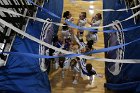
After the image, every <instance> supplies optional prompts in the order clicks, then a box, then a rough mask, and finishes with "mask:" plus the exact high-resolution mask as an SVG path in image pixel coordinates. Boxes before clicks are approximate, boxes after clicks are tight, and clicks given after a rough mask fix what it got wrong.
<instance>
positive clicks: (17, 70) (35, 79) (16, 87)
mask: <svg viewBox="0 0 140 93" xmlns="http://www.w3.org/2000/svg"><path fill="white" fill-rule="evenodd" d="M43 7H44V8H46V9H48V10H49V11H52V12H54V13H55V14H57V15H58V16H60V17H61V15H62V10H63V0H49V2H48V3H47V2H45V4H44V6H43ZM37 17H39V18H43V19H47V18H51V19H52V21H53V22H60V19H57V18H54V17H52V16H51V15H49V14H47V13H46V12H44V11H42V10H41V9H38V12H37ZM42 26H43V23H41V22H38V21H33V20H30V21H29V23H28V26H27V29H26V32H27V33H28V34H30V35H32V36H34V37H36V38H38V39H40V36H41V32H42ZM54 30H55V33H56V32H57V30H58V27H57V26H54ZM50 41H51V40H50ZM39 48H40V47H39V44H38V43H36V42H34V41H32V40H29V39H28V38H26V37H19V36H17V37H16V38H15V41H14V43H13V46H12V52H21V53H34V54H39ZM0 74H1V75H0V91H4V93H13V92H14V93H39V92H40V93H51V88H50V83H49V79H48V75H47V73H46V72H42V71H41V70H40V64H39V59H37V58H31V57H27V56H23V55H22V56H21V55H10V56H9V58H8V62H7V64H6V67H3V68H1V70H0Z"/></svg>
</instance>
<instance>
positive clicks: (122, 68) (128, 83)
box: [103, 0, 140, 93]
mask: <svg viewBox="0 0 140 93" xmlns="http://www.w3.org/2000/svg"><path fill="white" fill-rule="evenodd" d="M135 1H137V5H138V4H139V3H140V2H138V0H135ZM129 3H131V4H133V3H134V4H135V2H134V0H131V2H130V0H103V8H104V9H124V8H126V7H129ZM130 7H134V6H130ZM138 10H139V9H137V10H134V11H132V10H128V11H123V12H104V13H103V16H104V20H103V25H107V24H110V23H112V22H113V21H115V20H120V21H121V20H123V19H126V18H128V17H130V16H132V14H133V13H136V12H137V11H138ZM138 25H140V16H137V17H136V18H135V20H134V18H133V19H130V20H128V21H125V22H121V23H120V24H118V25H117V29H123V28H129V27H134V26H138ZM108 29H113V28H112V27H108V28H104V30H108ZM138 38H140V29H139V28H138V29H135V30H131V31H128V32H123V31H121V30H118V32H116V33H109V34H104V41H105V47H110V46H115V45H118V44H124V43H128V42H131V41H133V40H135V39H138ZM139 47H140V42H135V43H132V44H130V45H128V46H125V47H122V48H120V49H116V50H113V51H109V52H106V54H105V56H106V58H110V59H140V56H139V54H140V48H139ZM139 68H140V64H121V63H105V75H106V80H107V82H106V83H105V87H106V88H107V89H110V90H113V91H117V93H118V91H119V93H128V92H127V91H129V93H136V92H137V93H139V92H140V72H139Z"/></svg>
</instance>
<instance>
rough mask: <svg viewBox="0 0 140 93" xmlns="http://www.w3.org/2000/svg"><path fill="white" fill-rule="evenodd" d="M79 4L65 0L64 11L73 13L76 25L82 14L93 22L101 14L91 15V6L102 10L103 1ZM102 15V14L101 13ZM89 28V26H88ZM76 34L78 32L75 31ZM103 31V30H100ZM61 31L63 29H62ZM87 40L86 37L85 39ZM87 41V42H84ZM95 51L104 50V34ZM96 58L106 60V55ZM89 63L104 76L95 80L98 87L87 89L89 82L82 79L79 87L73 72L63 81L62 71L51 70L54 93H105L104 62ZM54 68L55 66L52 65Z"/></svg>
mask: <svg viewBox="0 0 140 93" xmlns="http://www.w3.org/2000/svg"><path fill="white" fill-rule="evenodd" d="M76 1H77V2H76V3H77V4H76V5H75V4H72V3H70V0H64V9H63V12H64V11H70V12H71V13H72V17H73V18H74V23H77V20H78V17H79V14H80V12H84V11H85V12H87V18H88V19H89V20H91V17H92V16H93V15H94V14H96V13H99V11H94V14H93V15H91V14H89V11H87V9H89V6H90V5H93V6H94V8H96V9H102V1H101V0H98V1H94V2H85V1H81V0H76ZM100 13H102V12H100ZM87 26H88V25H87ZM74 30H75V32H76V31H77V30H76V29H74ZM99 30H101V31H102V29H99ZM60 31H61V27H60ZM60 31H59V32H58V35H59V37H61V33H60ZM87 33H88V31H85V33H84V35H86V34H87ZM84 38H85V37H84ZM84 41H85V40H84ZM94 48H95V49H100V48H104V36H103V33H102V32H100V33H98V42H97V43H96V44H95V45H94ZM93 56H94V57H97V58H104V53H99V54H94V55H93ZM88 62H89V63H92V65H93V67H94V68H95V69H96V71H97V72H98V73H100V74H103V78H97V77H96V78H95V84H96V86H97V87H94V88H85V87H86V85H87V84H88V80H83V79H82V78H80V79H79V82H78V84H77V85H73V84H72V72H71V71H68V70H67V71H65V78H64V79H63V78H62V77H61V69H58V70H55V69H51V73H50V74H49V78H50V83H51V87H52V93H104V92H105V90H104V83H105V76H104V62H99V61H94V60H92V61H89V60H88ZM52 68H54V67H53V65H52Z"/></svg>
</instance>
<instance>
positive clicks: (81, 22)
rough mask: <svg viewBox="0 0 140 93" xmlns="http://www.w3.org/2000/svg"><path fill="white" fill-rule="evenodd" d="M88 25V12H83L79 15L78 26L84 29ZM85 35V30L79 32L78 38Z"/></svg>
mask: <svg viewBox="0 0 140 93" xmlns="http://www.w3.org/2000/svg"><path fill="white" fill-rule="evenodd" d="M86 23H87V19H86V12H81V14H80V15H79V19H78V22H77V25H78V26H80V27H84V26H85V25H86ZM83 33H84V30H80V29H79V30H78V37H79V38H80V37H83Z"/></svg>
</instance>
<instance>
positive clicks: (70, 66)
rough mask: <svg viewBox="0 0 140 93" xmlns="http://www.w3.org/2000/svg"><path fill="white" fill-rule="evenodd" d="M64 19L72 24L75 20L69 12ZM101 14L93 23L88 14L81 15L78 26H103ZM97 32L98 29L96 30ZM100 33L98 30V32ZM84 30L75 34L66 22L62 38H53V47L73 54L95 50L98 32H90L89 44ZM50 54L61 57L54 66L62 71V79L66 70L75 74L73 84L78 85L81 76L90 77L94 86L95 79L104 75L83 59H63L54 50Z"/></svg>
mask: <svg viewBox="0 0 140 93" xmlns="http://www.w3.org/2000/svg"><path fill="white" fill-rule="evenodd" d="M63 17H64V19H65V21H68V22H72V23H73V21H74V18H72V15H71V13H70V12H69V11H66V12H64V14H63ZM101 19H102V17H101V14H100V13H98V14H96V15H95V16H94V17H92V20H91V22H89V21H88V20H87V19H86V12H81V13H80V15H79V19H78V22H77V25H78V26H79V27H84V26H85V25H86V24H89V25H91V27H99V25H100V24H101ZM96 30H97V29H96ZM97 31H98V30H97ZM83 33H84V30H82V29H78V31H77V34H74V29H73V28H71V27H69V25H68V24H67V23H66V22H64V26H62V32H61V34H62V37H61V38H60V37H58V36H55V37H54V38H53V45H54V46H55V47H57V48H61V49H64V50H67V51H71V52H73V53H77V54H80V53H85V52H88V51H91V50H94V48H93V45H94V43H96V42H97V40H98V36H97V32H89V33H88V34H87V36H86V41H87V43H85V42H84V40H83ZM47 52H48V53H46V54H48V55H49V54H51V55H52V56H61V57H59V58H55V59H54V60H53V61H54V64H55V69H58V68H61V69H62V73H61V74H62V78H64V77H65V74H64V73H65V70H70V71H72V72H73V76H72V77H73V82H72V83H73V84H78V79H79V76H81V77H82V78H85V77H89V78H88V79H89V80H90V83H89V85H88V86H91V87H93V86H94V77H95V76H97V77H102V75H100V74H97V72H96V71H95V69H94V68H93V67H92V64H90V63H87V60H86V59H84V58H81V57H71V56H66V57H63V55H64V54H63V53H61V52H59V51H56V50H55V51H54V50H52V49H48V50H47Z"/></svg>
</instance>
